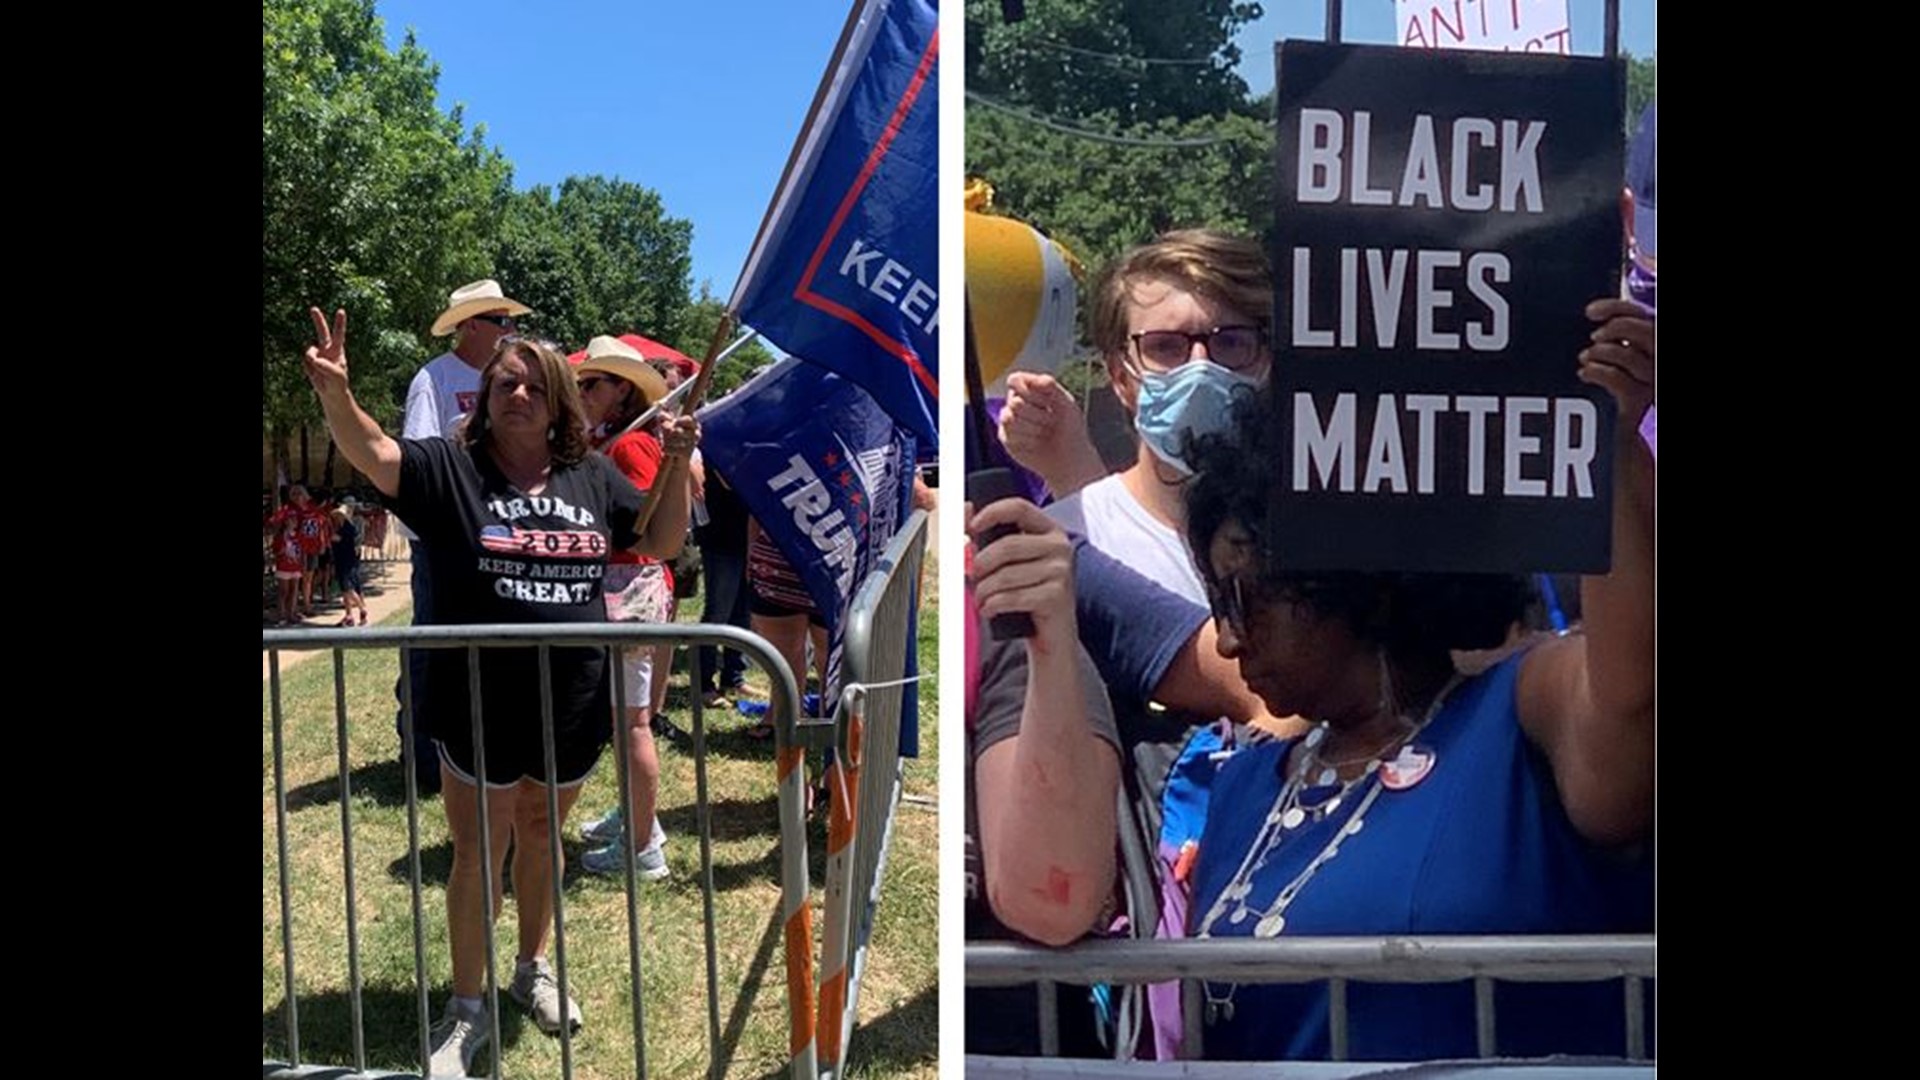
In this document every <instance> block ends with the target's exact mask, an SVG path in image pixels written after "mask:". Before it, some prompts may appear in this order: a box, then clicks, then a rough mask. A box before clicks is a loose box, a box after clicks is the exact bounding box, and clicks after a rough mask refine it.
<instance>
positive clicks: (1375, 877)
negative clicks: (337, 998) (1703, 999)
mask: <svg viewBox="0 0 1920 1080" xmlns="http://www.w3.org/2000/svg"><path fill="white" fill-rule="evenodd" d="M1588 315H1589V317H1591V318H1593V319H1595V321H1598V322H1601V323H1603V324H1604V325H1603V326H1602V328H1601V331H1600V332H1598V333H1596V335H1595V339H1596V341H1602V342H1604V343H1603V344H1601V345H1596V346H1594V347H1593V348H1590V349H1588V350H1587V351H1586V352H1584V353H1582V354H1581V358H1580V361H1581V372H1580V373H1581V377H1582V378H1583V379H1585V380H1586V381H1588V382H1591V383H1595V384H1597V385H1601V386H1604V387H1606V388H1607V389H1608V390H1610V391H1611V392H1613V394H1614V395H1615V397H1616V399H1617V400H1618V401H1619V404H1620V407H1621V415H1622V417H1623V420H1622V422H1621V423H1620V424H1619V426H1618V431H1619V437H1618V439H1617V440H1616V442H1615V447H1614V453H1615V469H1614V475H1615V483H1616V490H1615V494H1614V523H1613V560H1614V561H1613V569H1612V572H1611V573H1609V574H1607V575H1605V576H1589V577H1586V578H1583V579H1582V582H1581V594H1582V601H1583V607H1584V609H1585V622H1584V628H1583V630H1582V631H1581V632H1579V633H1575V634H1571V635H1567V636H1563V637H1557V638H1548V639H1547V640H1545V641H1544V642H1541V643H1538V644H1534V645H1533V646H1532V647H1527V648H1520V649H1517V650H1515V651H1513V652H1512V654H1511V655H1508V656H1506V657H1505V658H1504V659H1500V660H1498V662H1495V663H1493V664H1492V665H1491V666H1490V667H1486V668H1485V669H1484V670H1482V671H1479V672H1478V673H1476V674H1473V675H1471V676H1468V675H1464V674H1462V673H1461V672H1460V671H1459V670H1457V669H1456V667H1455V664H1454V659H1453V656H1452V654H1451V650H1462V649H1484V648H1489V647H1494V646H1499V645H1501V644H1503V643H1504V642H1505V641H1506V640H1507V638H1508V635H1509V633H1510V631H1511V630H1512V628H1513V627H1514V626H1515V624H1516V623H1517V622H1518V621H1519V620H1520V618H1521V617H1522V615H1523V613H1524V611H1525V608H1526V605H1527V603H1528V600H1529V596H1530V591H1529V589H1528V586H1527V584H1526V581H1525V579H1523V578H1519V577H1505V576H1499V575H1479V574H1406V573H1332V572H1324V571H1310V572H1289V571H1286V570H1282V569H1279V568H1278V567H1277V566H1276V564H1275V560H1274V558H1273V537H1274V532H1273V526H1272V524H1271V521H1270V517H1271V513H1270V510H1271V507H1272V505H1273V503H1272V498H1271V496H1272V493H1273V492H1274V491H1276V489H1277V487H1278V480H1279V477H1278V476H1277V475H1276V473H1277V462H1278V460H1279V455H1278V453H1277V452H1276V448H1275V447H1273V446H1270V445H1268V444H1269V442H1270V441H1271V435H1272V433H1271V432H1269V431H1268V423H1267V418H1266V416H1265V415H1256V413H1255V412H1254V411H1247V412H1245V413H1243V415H1242V416H1241V417H1240V418H1239V420H1240V422H1239V423H1238V425H1237V431H1236V433H1235V434H1234V436H1233V437H1232V438H1231V439H1221V438H1215V439H1209V440H1203V441H1202V443H1201V444H1200V445H1199V446H1198V447H1196V448H1195V464H1196V473H1197V474H1198V475H1197V477H1196V479H1195V480H1194V481H1193V483H1192V485H1191V486H1190V489H1189V491H1188V493H1187V498H1188V503H1187V524H1188V539H1189V542H1190V543H1191V545H1192V548H1193V550H1194V552H1195V555H1196V561H1197V562H1198V563H1199V569H1200V571H1201V574H1202V577H1203V578H1204V580H1205V583H1206V586H1207V591H1208V594H1209V596H1210V599H1211V601H1212V604H1213V608H1214V615H1215V619H1216V621H1217V623H1218V627H1219V649H1220V652H1221V654H1222V655H1223V656H1228V657H1230V658H1233V659H1235V660H1237V661H1238V663H1239V665H1240V670H1241V674H1242V675H1243V676H1244V677H1245V679H1246V681H1247V683H1248V685H1249V686H1250V687H1252V689H1253V690H1254V692H1255V693H1257V694H1259V695H1260V696H1261V697H1262V698H1263V699H1264V700H1265V701H1266V703H1267V706H1268V708H1269V709H1270V710H1271V711H1272V712H1274V713H1275V714H1278V715H1286V714H1288V713H1299V714H1300V715H1302V716H1304V717H1306V718H1307V719H1308V720H1309V721H1312V722H1313V724H1314V726H1313V727H1312V728H1311V729H1310V730H1309V731H1308V732H1307V733H1306V734H1305V735H1304V736H1301V737H1299V738H1296V739H1288V740H1284V741H1281V742H1277V743H1268V744H1265V745H1259V746H1255V747H1253V748H1250V749H1247V750H1243V751H1242V752H1240V753H1239V754H1237V755H1236V756H1235V757H1234V758H1233V759H1232V760H1231V761H1230V762H1228V764H1227V765H1226V766H1225V768H1224V769H1223V770H1222V772H1221V774H1220V775H1219V777H1218V778H1217V780H1216V781H1215V786H1214V790H1213V796H1212V804H1211V807H1210V810H1209V814H1208V819H1207V825H1206V830H1205V833H1204V834H1203V836H1202V839H1201V843H1200V850H1199V855H1198V861H1197V865H1196V867H1195V872H1194V904H1193V908H1192V916H1191V919H1192V927H1191V929H1192V932H1193V933H1194V935H1195V936H1198V937H1227V936H1241V937H1255V938H1273V937H1277V936H1279V935H1282V934H1284V935H1287V936H1290V937H1291V936H1300V935H1367V936H1374V935H1408V934H1421V935H1427V934H1508V933H1629V932H1650V931H1651V930H1652V928H1653V922H1652V900H1653V890H1652V877H1651V864H1650V860H1649V859H1648V858H1647V856H1646V853H1645V852H1644V851H1643V850H1642V848H1641V845H1642V843H1643V842H1644V841H1646V840H1647V839H1648V837H1649V835H1650V833H1651V830H1652V823H1653V746H1654V695H1653V573H1654V562H1653V530H1652V502H1653V495H1652V489H1653V462H1652V459H1651V456H1650V455H1649V454H1648V452H1647V448H1646V445H1645V444H1644V443H1643V442H1642V441H1641V440H1640V439H1639V438H1638V437H1637V436H1636V435H1635V433H1634V425H1633V423H1632V422H1631V418H1634V417H1637V416H1638V415H1639V414H1640V412H1643V411H1644V410H1645V407H1646V405H1647V401H1648V399H1649V398H1650V396H1651V384H1652V367H1653V358H1652V333H1651V324H1650V323H1649V322H1648V321H1647V320H1646V319H1645V318H1644V317H1642V316H1640V315H1639V314H1638V313H1637V312H1631V313H1629V312H1627V311H1625V310H1624V309H1621V308H1619V307H1617V306H1616V304H1615V302H1599V303H1596V304H1595V305H1593V306H1592V307H1590V308H1589V310H1588ZM1336 856H1338V857H1337V858H1336ZM1205 990H1206V999H1207V1001H1208V1003H1209V1006H1210V1007H1209V1008H1208V1009H1207V1010H1206V1011H1207V1014H1208V1018H1209V1020H1208V1023H1209V1026H1208V1027H1207V1029H1206V1033H1205V1047H1206V1053H1207V1056H1208V1057H1210V1058H1226V1059H1246V1060H1272V1059H1275V1058H1314V1057H1326V1056H1328V1053H1329V996H1328V991H1327V989H1326V987H1325V986H1324V985H1316V984H1307V985H1288V986H1253V985H1246V986H1236V985H1232V984H1227V983H1219V982H1209V983H1207V984H1205ZM1496 998H1497V1001H1496V1014H1497V1015H1498V1017H1499V1020H1500V1023H1499V1029H1498V1032H1499V1037H1500V1038H1499V1046H1498V1055H1499V1056H1537V1055H1540V1054H1547V1053H1596V1054H1612V1055H1618V1054H1619V1053H1620V1051H1621V1049H1622V1047H1623V1046H1624V1045H1625V1037H1624V1020H1623V1016H1622V1009H1621V1004H1620V1003H1621V1001H1622V991H1621V988H1620V986H1619V984H1618V983H1604V984H1585V985H1579V986H1550V985H1541V984H1536V983H1505V984H1499V985H1498V987H1497V990H1496ZM1346 1008H1347V1016H1348V1032H1349V1040H1350V1041H1349V1043H1348V1052H1349V1054H1350V1055H1351V1057H1352V1058H1353V1059H1355V1060H1375V1061H1394V1060H1401V1061H1405V1060H1437V1059H1446V1058H1458V1057H1474V1056H1477V1055H1476V1048H1475V1031H1476V1027H1475V1023H1474V990H1473V986H1472V984H1471V983H1468V982H1461V983H1443V984H1418V985H1415V984H1399V985H1378V984H1360V983H1356V984H1352V985H1350V986H1349V987H1348V989H1347V993H1346Z"/></svg>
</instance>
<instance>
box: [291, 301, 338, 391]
mask: <svg viewBox="0 0 1920 1080" xmlns="http://www.w3.org/2000/svg"><path fill="white" fill-rule="evenodd" d="M307 314H309V315H311V316H313V337H314V344H312V345H309V346H307V354H306V357H305V359H304V360H303V361H302V366H303V367H304V368H305V369H306V373H307V381H308V382H310V383H312V384H313V389H314V392H315V393H317V394H319V395H320V397H321V399H322V400H326V399H329V398H335V397H338V396H344V395H345V394H346V393H347V310H346V309H345V308H341V309H339V310H338V311H335V312H334V313H333V326H332V328H328V326H327V317H326V316H325V315H322V314H320V309H319V308H317V307H310V308H308V309H307Z"/></svg>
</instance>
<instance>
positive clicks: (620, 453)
mask: <svg viewBox="0 0 1920 1080" xmlns="http://www.w3.org/2000/svg"><path fill="white" fill-rule="evenodd" d="M602 453H604V454H606V455H607V457H609V458H612V459H613V463H614V464H615V465H617V466H619V468H620V471H621V472H622V473H624V474H626V477H627V479H629V480H631V481H633V486H634V487H637V488H639V489H640V490H641V491H646V492H651V491H652V490H653V482H654V481H655V480H656V479H658V478H659V476H660V463H661V462H662V461H663V460H665V458H666V456H667V452H666V450H665V449H664V448H663V447H661V445H660V440H659V439H656V438H654V437H653V436H652V435H649V434H647V433H646V432H644V431H629V432H627V433H626V434H625V435H622V436H620V437H619V438H617V439H615V440H613V442H611V443H609V444H607V446H606V448H605V449H604V450H603V451H602ZM658 561H659V560H658V559H651V558H645V557H642V556H639V555H635V554H634V553H633V552H631V551H615V552H614V553H613V554H611V555H609V556H607V562H609V563H612V564H616V565H617V564H620V563H651V562H658Z"/></svg>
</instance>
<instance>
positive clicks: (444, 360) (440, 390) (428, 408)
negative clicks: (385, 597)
mask: <svg viewBox="0 0 1920 1080" xmlns="http://www.w3.org/2000/svg"><path fill="white" fill-rule="evenodd" d="M479 400H480V370H479V369H478V368H474V367H470V366H468V364H467V362H466V361H465V360H462V359H460V358H459V357H457V356H455V355H453V354H452V353H450V352H448V353H441V354H440V355H439V356H436V357H434V358H433V359H432V360H429V361H427V363H426V365H425V366H423V367H421V369H420V370H419V371H417V372H415V373H414V376H413V382H411V383H409V384H408V385H407V414H406V419H405V420H403V421H402V422H401V425H400V437H401V438H404V439H431V438H433V437H435V436H438V435H444V436H446V437H448V438H452V437H453V427H454V425H455V424H456V423H458V422H459V421H460V418H461V417H463V416H465V415H467V414H468V413H470V412H472V411H473V407H474V405H475V404H477V403H478V402H479ZM400 535H402V536H404V537H406V538H407V539H408V540H417V539H419V538H418V537H416V536H414V534H413V530H412V529H409V528H407V527H406V525H405V524H404V523H403V524H401V526H400Z"/></svg>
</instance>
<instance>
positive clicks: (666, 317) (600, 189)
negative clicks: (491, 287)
mask: <svg viewBox="0 0 1920 1080" xmlns="http://www.w3.org/2000/svg"><path fill="white" fill-rule="evenodd" d="M692 243H693V224H692V223H691V222H689V221H685V220H682V219H679V218H672V217H668V216H667V214H666V211H665V207H664V206H663V204H662V203H661V201H660V196H659V194H658V193H657V192H655V191H653V190H651V189H649V188H645V187H642V186H640V185H639V184H635V183H631V182H628V181H625V180H619V179H610V178H607V177H602V176H571V177H568V178H567V179H566V180H564V181H562V182H561V184H560V190H559V192H558V194H557V195H556V194H555V193H554V192H553V191H552V189H550V188H548V187H546V186H544V185H541V186H538V187H535V188H533V189H531V190H529V191H527V192H524V193H522V194H519V195H515V196H513V197H512V199H511V200H510V201H509V202H508V205H507V208H506V213H505V214H504V215H502V219H501V223H500V229H499V233H498V246H497V247H496V248H495V252H494V265H495V267H496V269H497V272H498V275H499V277H500V281H501V284H502V285H503V286H505V287H506V288H507V289H508V290H509V292H510V293H511V294H512V295H513V297H514V298H515V299H517V300H520V301H521V302H523V303H525V304H526V305H527V306H529V307H531V308H533V310H534V314H533V315H530V316H528V317H527V319H526V323H527V326H528V327H529V328H530V329H532V330H534V331H535V332H537V333H541V334H544V335H546V336H548V337H551V338H553V339H554V340H556V341H558V342H560V343H561V344H563V345H566V346H567V347H568V348H569V349H578V348H581V347H582V346H584V345H585V344H586V343H587V340H588V339H589V338H591V337H593V336H594V335H596V334H625V333H629V332H631V333H637V334H642V335H645V336H646V337H650V338H653V339H654V340H656V341H669V342H670V341H671V340H672V339H673V338H674V337H675V336H677V334H678V333H679V329H680V327H681V325H682V324H683V322H684V321H685V319H686V318H687V306H688V304H689V303H690V302H691V301H690V299H689V298H688V288H687V280H688V278H689V277H690V276H691V275H692V268H693V254H692Z"/></svg>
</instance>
